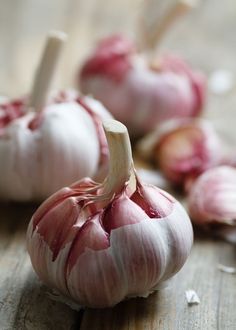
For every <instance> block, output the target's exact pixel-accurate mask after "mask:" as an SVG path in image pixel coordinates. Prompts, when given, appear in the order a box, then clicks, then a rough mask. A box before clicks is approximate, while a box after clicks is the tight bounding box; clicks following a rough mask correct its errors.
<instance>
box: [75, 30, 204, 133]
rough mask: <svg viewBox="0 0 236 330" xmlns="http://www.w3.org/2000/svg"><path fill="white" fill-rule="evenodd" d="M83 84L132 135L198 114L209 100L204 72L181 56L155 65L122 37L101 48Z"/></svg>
mask: <svg viewBox="0 0 236 330" xmlns="http://www.w3.org/2000/svg"><path fill="white" fill-rule="evenodd" d="M79 80H80V88H81V90H82V91H83V92H84V93H86V94H92V95H93V96H94V97H95V98H96V99H98V100H100V101H101V102H102V103H103V104H104V106H105V107H106V108H107V109H108V110H109V111H110V112H111V113H112V114H113V116H114V117H115V118H116V119H117V120H119V121H121V122H122V123H124V124H125V125H126V126H127V128H128V130H129V133H130V134H131V136H132V137H139V136H141V135H144V134H146V133H148V132H150V131H151V130H152V129H154V128H155V127H156V126H157V125H159V124H160V123H161V122H163V121H165V120H167V119H171V118H179V117H180V118H181V117H182V118H183V117H195V116H197V115H198V114H199V113H200V112H201V110H202V107H203V104H204V99H205V79H204V77H203V76H202V74H200V73H199V72H196V71H193V70H192V69H191V68H190V67H189V66H188V65H187V64H186V63H185V62H184V61H183V60H181V59H179V58H177V57H175V56H168V55H167V56H163V57H161V58H160V59H157V61H156V62H155V64H153V63H149V61H148V60H147V59H145V57H144V56H142V55H140V54H138V53H137V52H136V50H135V46H134V45H133V44H132V43H131V41H129V40H127V39H126V38H125V37H124V36H120V35H118V36H112V37H109V38H107V39H105V40H102V41H101V42H100V43H99V44H98V46H97V48H96V49H95V51H94V53H93V54H91V56H90V57H89V58H88V59H87V61H86V62H85V63H84V65H83V67H82V70H81V72H80V78H79Z"/></svg>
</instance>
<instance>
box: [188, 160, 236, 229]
mask: <svg viewBox="0 0 236 330" xmlns="http://www.w3.org/2000/svg"><path fill="white" fill-rule="evenodd" d="M188 209H189V215H190V217H191V219H192V221H193V222H194V223H196V224H197V225H208V224H228V225H235V224H236V169H234V168H232V167H230V166H218V167H215V168H212V169H209V170H208V171H206V172H205V173H203V174H202V175H201V176H199V177H198V178H197V179H196V181H195V182H194V184H193V185H192V188H191V190H190V192H189V196H188Z"/></svg>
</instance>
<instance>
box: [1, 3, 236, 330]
mask: <svg viewBox="0 0 236 330" xmlns="http://www.w3.org/2000/svg"><path fill="white" fill-rule="evenodd" d="M49 3H50V5H49ZM39 4H40V5H39ZM138 4H139V1H135V0H129V1H125V0H119V1H118V0H117V1H116V0H99V1H97V0H86V2H84V1H83V0H81V1H76V0H70V1H66V0H58V1H57V0H53V1H50V2H48V1H46V0H43V1H40V2H37V6H38V7H37V6H36V5H35V2H34V5H33V1H32V3H30V1H26V0H21V1H14V2H13V1H8V2H7V1H5V2H4V1H3V0H0V5H1V10H0V40H1V50H0V63H1V75H0V90H1V91H2V93H6V94H9V95H14V94H17V93H23V92H25V91H26V90H28V88H29V85H30V80H31V77H32V74H31V71H32V69H33V67H34V66H35V64H36V62H37V60H38V58H35V57H34V56H33V55H34V53H35V52H37V51H39V50H40V48H41V47H42V42H43V37H44V36H45V33H46V31H47V30H48V29H49V28H52V27H56V28H63V29H65V30H66V31H67V32H69V33H70V35H71V39H70V41H69V43H68V47H67V49H66V51H65V54H64V64H62V66H61V69H60V70H59V71H60V72H59V75H58V79H57V82H56V84H57V85H58V86H59V85H60V86H62V85H63V86H67V85H70V84H71V82H72V78H71V77H72V73H74V70H75V68H76V65H77V61H80V60H81V59H82V58H83V56H84V55H85V53H86V51H87V49H88V48H89V47H90V46H91V44H92V42H93V40H94V39H95V38H96V37H97V36H101V35H102V34H104V33H109V31H127V30H129V31H131V34H132V31H133V30H132V29H133V22H134V18H135V15H136V14H137V9H138ZM101 8H103V10H101ZM13 9H14V10H13ZM52 12H53V13H54V15H53V16H52V15H51V14H50V13H52ZM7 17H8V19H7ZM32 17H33V18H32ZM43 19H44V23H43V24H42V23H41V21H42V20H43ZM91 22H93V24H91ZM94 22H96V24H94ZM89 23H90V24H89ZM6 26H7V27H6ZM235 29H236V4H235V1H234V0H225V1H224V2H221V1H216V0H205V1H202V5H201V6H200V7H199V8H198V9H197V10H196V11H194V12H192V13H191V14H190V15H189V16H188V17H185V18H184V19H183V20H182V21H181V22H178V23H177V24H176V25H175V28H174V29H173V30H172V31H171V32H170V33H169V34H168V36H167V37H166V39H165V40H164V41H163V43H162V45H161V47H160V48H161V49H165V48H166V47H168V48H169V49H173V50H176V51H178V52H179V53H180V54H184V55H185V57H187V58H188V59H189V60H190V61H191V62H192V63H193V64H195V65H197V66H199V67H201V68H202V69H204V70H205V71H206V73H208V74H210V73H211V72H212V71H213V70H216V69H219V68H225V69H229V70H231V71H232V72H233V73H234V74H236V61H235V53H236V41H235V40H236V39H235ZM32 49H34V50H35V51H33V52H32ZM69 58H70V61H69V60H68V59H69ZM62 81H63V83H62ZM235 101H236V91H235V89H234V90H233V91H232V92H231V93H229V94H228V95H226V96H214V95H211V94H210V95H209V102H208V110H207V116H208V117H210V118H212V120H213V122H214V123H215V125H216V127H217V128H218V129H219V130H220V131H222V132H223V133H224V134H225V135H226V136H228V138H229V139H231V140H232V141H235V140H236V136H235V111H236V107H235V103H236V102H235ZM36 207H37V206H36V205H20V204H15V203H13V204H1V205H0V329H1V330H10V329H17V330H21V329H28V330H34V329H35V330H36V329H37V330H48V329H52V330H54V329H57V330H60V329H61V330H64V329H81V330H93V329H94V330H100V329H101V330H118V329H119V330H134V329H135V330H154V329H155V330H157V329H158V330H159V329H163V330H168V329H169V330H175V329H176V330H177V329H179V330H192V329H201V330H207V329H212V330H213V329H221V330H222V329H223V330H224V329H225V330H234V329H236V312H235V303H236V276H235V275H230V274H226V273H222V272H220V271H219V270H218V269H217V264H218V263H222V264H225V265H230V266H236V258H235V246H233V245H230V244H228V243H225V242H221V241H214V240H213V239H211V238H207V237H201V236H199V237H196V239H195V243H194V247H193V249H192V253H191V256H190V258H189V259H188V261H187V263H186V265H185V266H184V267H183V269H182V270H181V271H180V273H179V274H178V275H177V276H176V277H175V278H174V279H173V280H172V281H171V282H170V285H169V286H168V287H167V288H165V289H163V290H162V291H160V292H157V293H155V294H153V295H151V296H150V297H149V298H148V299H132V300H129V301H126V302H123V303H121V304H119V305H118V306H116V307H115V308H113V309H106V310H92V309H86V310H85V311H81V312H79V313H78V312H75V311H73V310H71V309H70V308H69V307H67V306H66V305H64V304H62V303H59V302H56V301H53V300H51V299H50V297H49V295H48V291H47V288H46V287H44V286H43V285H42V284H41V283H40V282H39V281H38V279H37V278H36V276H35V274H34V273H33V270H32V268H31V265H30V261H29V258H28V255H27V253H26V248H25V231H26V228H27V223H28V221H29V219H30V217H31V215H32V213H33V211H34V210H35V209H36ZM187 289H194V290H195V291H196V292H197V293H198V295H199V297H200V299H201V303H200V305H198V306H192V307H189V306H188V305H187V303H186V300H185V290H187Z"/></svg>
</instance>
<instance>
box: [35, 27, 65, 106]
mask: <svg viewBox="0 0 236 330" xmlns="http://www.w3.org/2000/svg"><path fill="white" fill-rule="evenodd" d="M66 38H67V35H66V34H65V33H64V32H61V31H52V32H50V33H49V35H48V38H47V42H46V45H45V48H44V52H43V54H42V57H41V61H40V63H39V66H38V69H37V71H36V74H35V78H34V81H33V86H32V90H31V96H30V101H29V108H30V109H31V108H33V110H34V111H41V110H42V108H43V107H44V105H45V103H46V101H47V96H48V92H49V89H50V85H51V82H52V79H53V76H54V73H55V69H56V65H57V63H58V60H59V56H60V53H61V50H62V46H63V44H64V42H65V41H66Z"/></svg>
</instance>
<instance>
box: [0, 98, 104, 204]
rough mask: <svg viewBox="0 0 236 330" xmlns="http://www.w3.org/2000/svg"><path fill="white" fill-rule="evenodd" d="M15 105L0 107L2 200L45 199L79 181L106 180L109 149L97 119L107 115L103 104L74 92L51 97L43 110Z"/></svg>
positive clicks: (0, 180) (21, 103)
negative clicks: (1, 112)
mask: <svg viewBox="0 0 236 330" xmlns="http://www.w3.org/2000/svg"><path fill="white" fill-rule="evenodd" d="M17 102H18V103H16V102H15V101H13V102H9V103H6V104H3V105H1V109H4V110H6V116H5V117H2V118H3V121H2V127H1V129H0V172H1V177H0V198H1V199H9V200H16V201H31V200H43V199H45V198H46V197H48V196H50V195H51V194H52V193H54V192H55V191H57V190H58V189H60V188H61V187H63V186H65V185H68V184H71V183H72V182H74V181H75V180H77V179H78V178H83V177H84V176H91V177H95V176H96V175H98V174H100V175H101V176H102V177H103V178H104V176H105V174H106V173H105V172H106V168H108V147H107V144H106V139H105V135H104V132H103V129H102V124H101V121H102V120H103V119H107V118H110V114H109V113H108V112H107V111H106V110H105V108H104V107H103V106H102V105H101V103H99V102H97V101H95V100H93V99H91V98H84V97H81V96H79V95H78V94H77V93H72V92H68V93H67V92H63V93H59V94H58V95H55V97H54V99H53V101H52V100H51V101H50V102H49V104H48V105H46V106H45V107H44V109H43V110H42V111H41V112H34V111H29V109H28V108H27V106H26V101H25V102H24V101H23V100H22V101H17ZM14 111H15V112H14ZM14 116H15V117H18V118H14ZM0 122H1V120H0ZM3 122H4V125H3Z"/></svg>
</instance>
